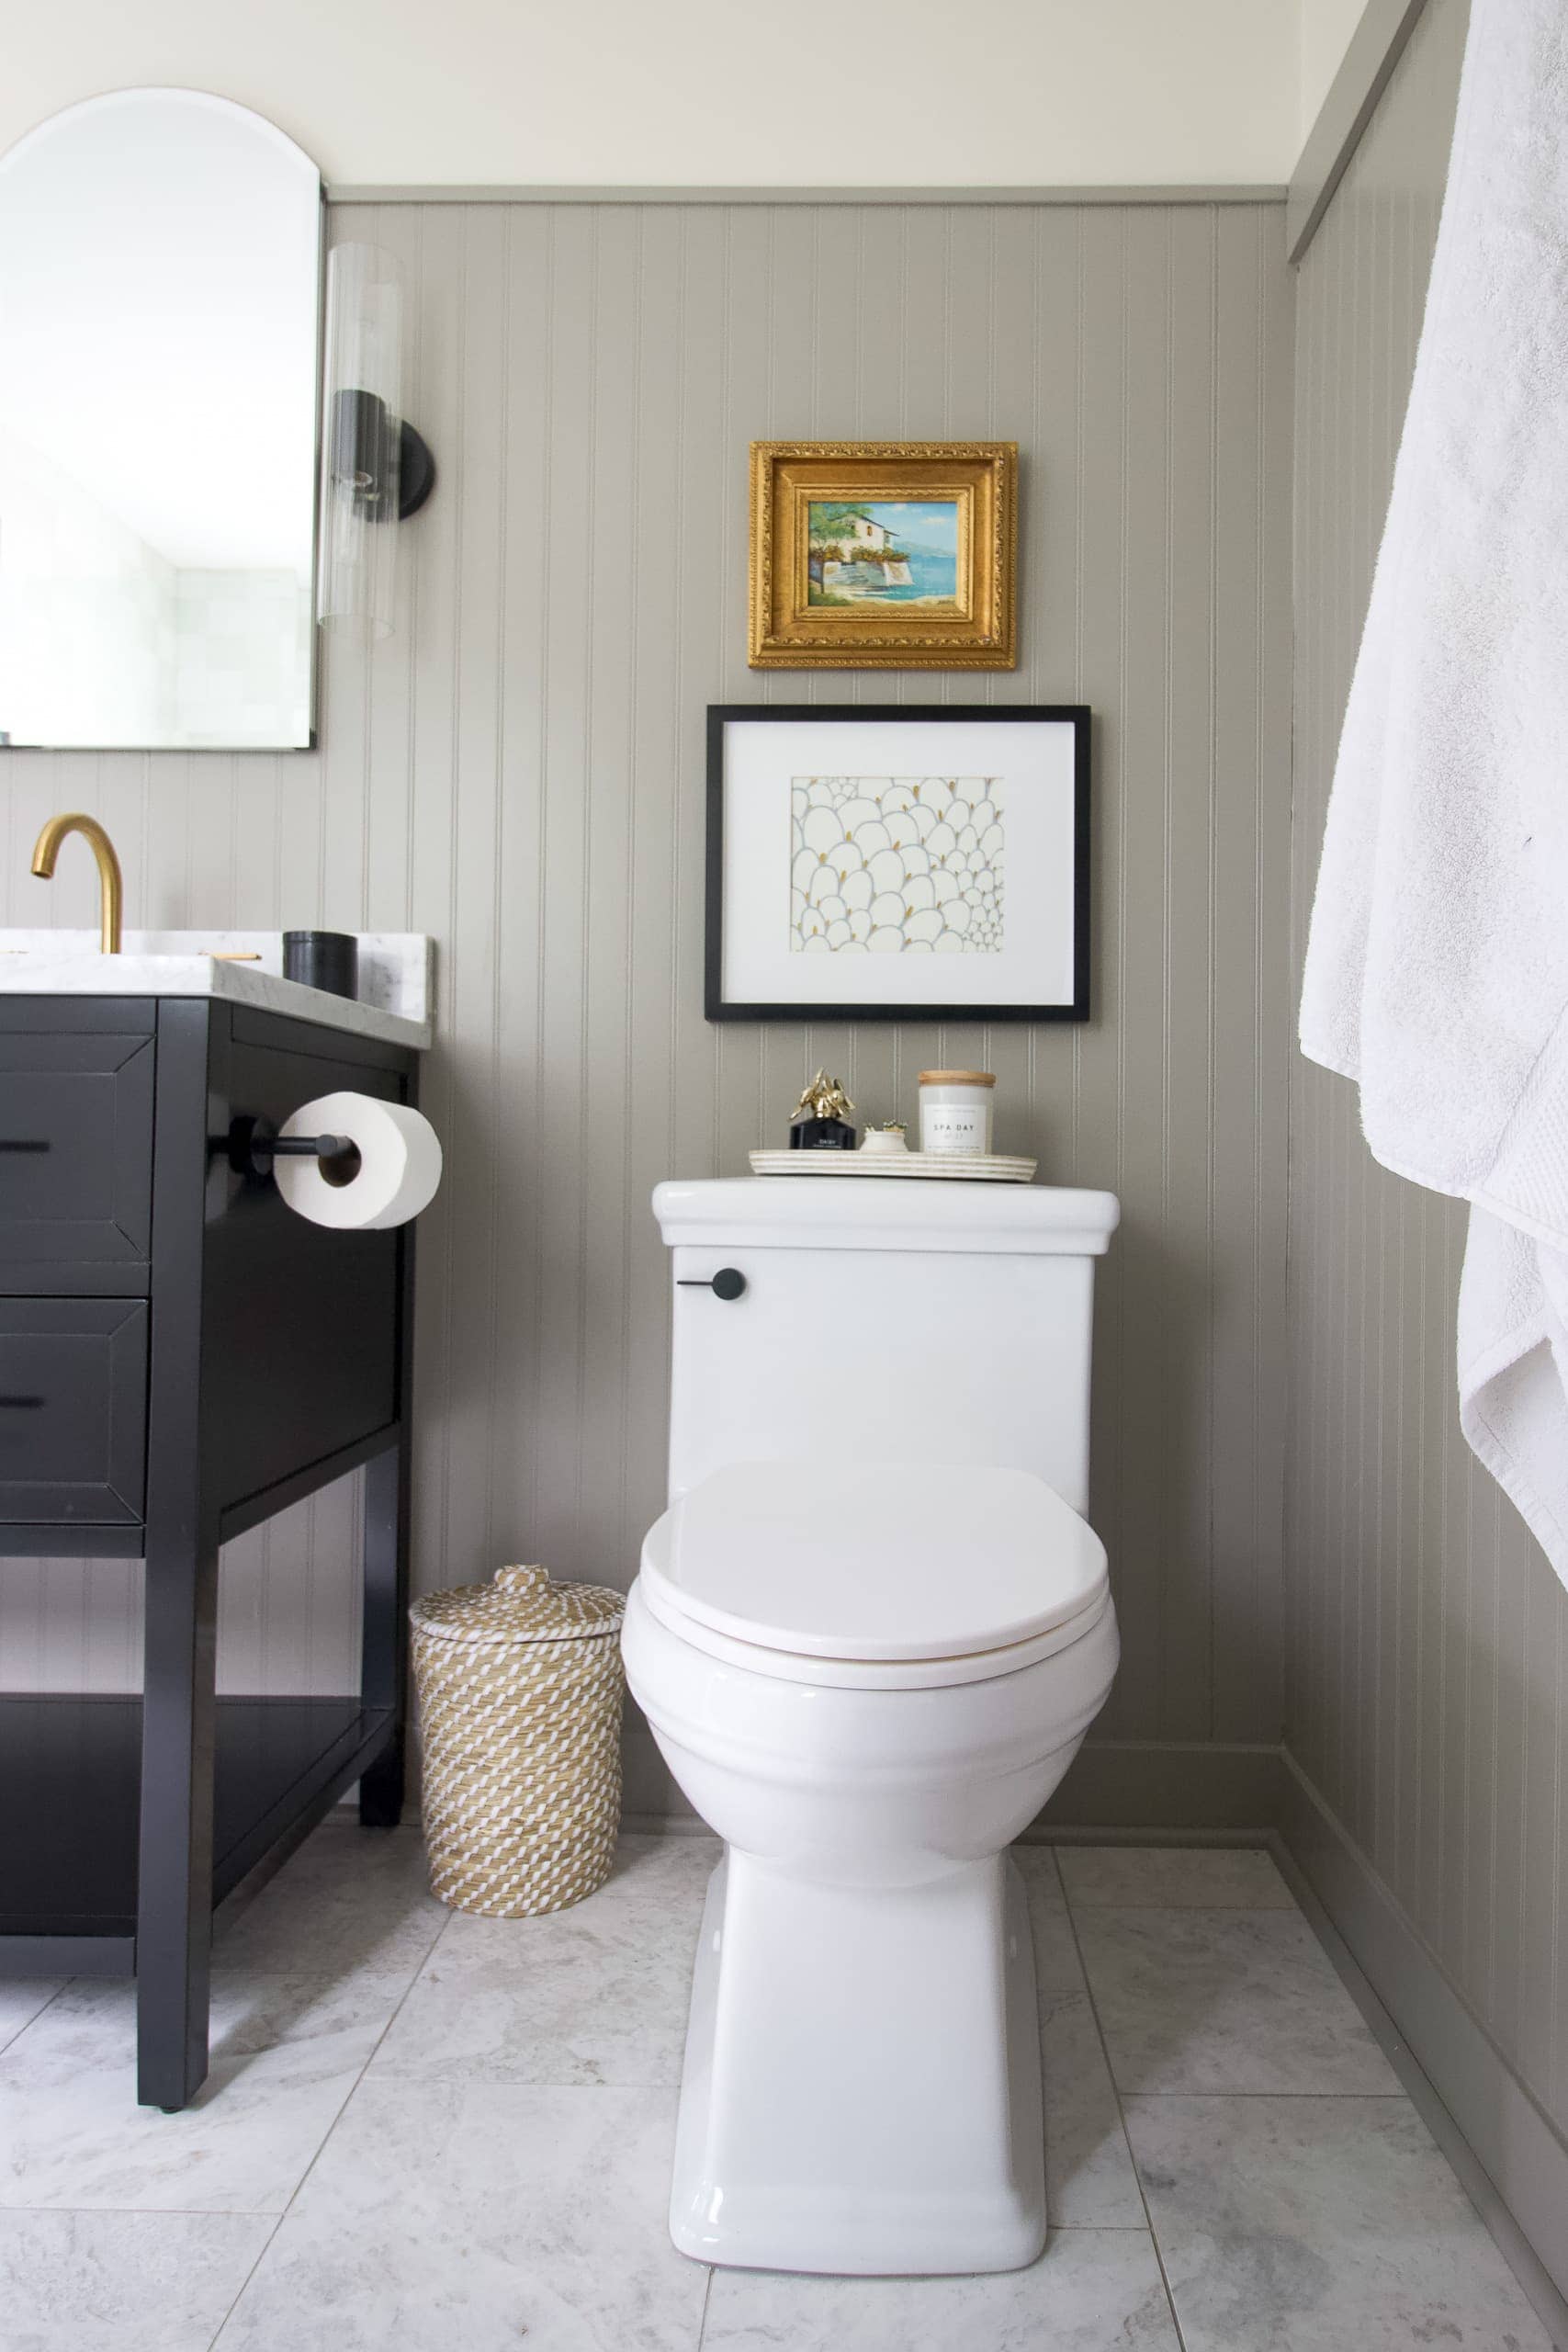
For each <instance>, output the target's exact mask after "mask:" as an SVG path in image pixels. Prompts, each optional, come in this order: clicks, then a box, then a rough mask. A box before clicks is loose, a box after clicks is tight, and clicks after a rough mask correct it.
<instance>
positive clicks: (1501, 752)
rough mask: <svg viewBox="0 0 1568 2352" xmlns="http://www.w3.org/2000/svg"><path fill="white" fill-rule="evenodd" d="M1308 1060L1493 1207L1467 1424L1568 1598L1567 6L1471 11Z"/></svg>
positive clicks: (1321, 924) (1339, 804)
mask: <svg viewBox="0 0 1568 2352" xmlns="http://www.w3.org/2000/svg"><path fill="white" fill-rule="evenodd" d="M1344 490H1345V494H1346V495H1349V494H1350V491H1351V485H1350V484H1349V483H1347V484H1345V485H1344ZM1301 1036H1302V1044H1303V1048H1304V1049H1305V1051H1306V1052H1307V1053H1308V1054H1310V1055H1311V1056H1312V1057H1313V1058H1314V1060H1317V1061H1320V1062H1324V1063H1326V1064H1327V1066H1328V1067H1329V1068H1330V1069H1337V1070H1342V1071H1343V1072H1344V1073H1345V1074H1346V1076H1348V1077H1350V1078H1355V1079H1359V1081H1360V1088H1361V1120H1362V1125H1363V1127H1364V1129H1365V1132H1366V1136H1367V1141H1368V1143H1369V1144H1370V1146H1371V1149H1372V1151H1373V1153H1374V1154H1375V1155H1376V1157H1377V1158H1378V1159H1381V1160H1382V1162H1383V1164H1384V1165H1385V1166H1386V1167H1388V1168H1391V1169H1393V1170H1396V1172H1397V1173H1399V1174H1400V1175H1402V1176H1407V1177H1410V1178H1412V1179H1413V1180H1414V1181H1415V1182H1416V1183H1419V1184H1426V1185H1429V1186H1431V1187H1432V1188H1433V1189H1434V1190H1436V1191H1438V1192H1442V1193H1454V1194H1457V1195H1459V1196H1460V1197H1461V1198H1463V1199H1466V1200H1468V1201H1470V1202H1471V1204H1472V1212H1471V1231H1470V1241H1469V1248H1468V1252H1467V1257H1466V1263H1465V1273H1464V1281H1463V1284H1462V1288H1461V1315H1460V1343H1459V1384H1460V1406H1461V1420H1462V1422H1463V1426H1464V1430H1465V1433H1466V1435H1467V1437H1468V1438H1469V1439H1470V1442H1471V1443H1472V1446H1473V1447H1474V1448H1475V1451H1476V1452H1477V1453H1478V1454H1479V1455H1480V1456H1481V1458H1482V1460H1483V1461H1484V1462H1485V1463H1486V1464H1487V1466H1488V1467H1489V1468H1490V1469H1491V1470H1492V1471H1493V1472H1494V1473H1495V1476H1497V1477H1498V1478H1499V1479H1500V1480H1501V1482H1502V1484H1503V1486H1504V1487H1506V1490H1507V1492H1508V1493H1509V1494H1510V1495H1511V1496H1512V1498H1513V1499H1514V1501H1515V1502H1516V1503H1517V1506H1518V1508H1519V1510H1521V1511H1522V1512H1523V1513H1524V1516H1525V1517H1526V1519H1527V1520H1528V1521H1529V1524H1530V1526H1531V1528H1532V1529H1533V1530H1534V1532H1535V1534H1536V1535H1537V1537H1538V1538H1539V1540H1540V1543H1541V1544H1543V1545H1544V1546H1545V1548H1546V1550H1547V1552H1548V1553H1549V1554H1550V1555H1551V1559H1552V1562H1553V1565H1554V1566H1555V1567H1556V1568H1557V1571H1558V1574H1559V1575H1560V1576H1561V1577H1562V1578H1563V1580H1564V1582H1568V1343H1565V1314H1568V0H1473V6H1472V16H1471V26H1470V38H1469V45H1468V48H1467V51H1466V55H1465V62H1464V73H1463V78H1462V81H1461V91H1460V106H1459V117H1458V121H1457V124H1456V128H1455V132H1454V147H1453V155H1452V159H1451V162H1450V172H1449V183H1448V189H1447V193H1446V196H1445V198H1444V203H1443V213H1442V221H1441V225H1440V228H1439V231H1438V246H1437V254H1436V257H1435V260H1434V264H1433V270H1432V279H1431V286H1430V290H1429V293H1428V296H1427V315H1426V321H1425V323H1424V326H1423V329H1422V334H1421V345H1420V351H1419V355H1418V357H1417V360H1416V376H1415V381H1414V384H1413V386H1412V390H1411V394H1410V405H1409V409H1408V412H1407V414H1406V417H1405V424H1404V439H1403V441H1402V443H1401V447H1400V451H1399V459H1398V464H1397V466H1396V468H1395V472H1394V482H1393V498H1392V501H1391V503H1390V506H1389V513H1388V521H1387V524H1386V526H1385V530H1384V536H1383V543H1382V553H1381V555H1380V557H1379V560H1378V566H1377V572H1376V577H1375V580H1374V582H1373V587H1372V595H1371V606H1370V608H1369V611H1368V615H1367V623H1366V630H1365V634H1364V636H1363V639H1362V642H1361V649H1360V654H1359V660H1358V662H1357V667H1356V675H1355V681H1354V684H1353V685H1352V688H1351V693H1350V699H1349V703H1348V708H1347V711H1346V717H1345V729H1344V735H1343V738H1342V741H1341V743H1340V748H1339V762H1338V766H1337V770H1336V772H1335V778H1334V791H1333V797H1332V799H1331V802H1330V806H1329V811H1328V826H1327V832H1326V836H1325V842H1324V849H1323V864H1322V867H1321V870H1320V873H1319V876H1318V886H1317V899H1316V903H1315V905H1314V909H1313V922H1312V934H1311V940H1310V944H1309V947H1308V953H1307V963H1306V975H1305V981H1304V986H1303V997H1302V1016H1301Z"/></svg>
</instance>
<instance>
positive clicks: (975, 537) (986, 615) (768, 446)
mask: <svg viewBox="0 0 1568 2352" xmlns="http://www.w3.org/2000/svg"><path fill="white" fill-rule="evenodd" d="M814 497H816V498H829V497H833V498H842V499H857V498H863V499H867V500H870V499H908V498H951V499H953V500H954V501H956V503H957V506H958V518H959V533H958V581H957V591H958V594H957V605H958V609H957V611H956V612H954V613H952V614H946V613H932V612H930V611H925V610H919V609H917V608H916V607H914V606H911V607H910V608H909V616H908V620H907V621H903V622H900V621H899V620H898V618H897V606H890V605H883V606H881V607H879V608H876V609H874V610H869V611H863V612H862V611H856V610H855V609H853V607H852V606H844V607H841V608H840V607H834V606H830V605H829V606H824V605H811V604H810V603H809V602H808V601H807V581H808V573H807V506H808V504H809V502H810V500H811V499H812V498H814ZM1017 571H1018V444H1017V442H1016V441H753V442H752V444H751V570H750V599H749V623H750V632H749V635H750V641H749V648H748V656H747V658H748V660H749V661H750V665H751V667H752V669H753V670H1011V669H1015V668H1016V667H1017V664H1018V616H1017V584H1016V583H1017Z"/></svg>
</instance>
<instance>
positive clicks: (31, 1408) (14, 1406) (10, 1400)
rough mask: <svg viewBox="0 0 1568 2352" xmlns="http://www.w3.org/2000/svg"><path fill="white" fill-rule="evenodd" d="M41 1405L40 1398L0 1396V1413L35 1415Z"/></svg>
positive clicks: (41, 1400)
mask: <svg viewBox="0 0 1568 2352" xmlns="http://www.w3.org/2000/svg"><path fill="white" fill-rule="evenodd" d="M42 1403H43V1398H42V1397H0V1412H3V1411H10V1412H13V1413H36V1412H37V1411H38V1410H39V1408H40V1407H41V1405H42Z"/></svg>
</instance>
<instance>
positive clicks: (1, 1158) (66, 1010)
mask: <svg viewBox="0 0 1568 2352" xmlns="http://www.w3.org/2000/svg"><path fill="white" fill-rule="evenodd" d="M18 1008H26V1017H27V1019H28V1022H29V1023H30V1024H31V1025H29V1026H28V1027H27V1028H25V1029H23V1028H19V1027H17V1026H15V1025H13V1024H14V1022H15V1019H16V1015H17V1009H18ZM4 1011H5V1014H6V1016H9V1018H7V1019H5V1020H4V1021H0V1274H3V1275H7V1276H8V1275H9V1274H10V1273H11V1272H13V1271H15V1272H17V1273H18V1274H20V1275H21V1276H22V1277H23V1279H22V1281H21V1282H19V1283H17V1287H25V1288H27V1289H29V1290H31V1289H35V1288H37V1287H39V1284H38V1282H37V1274H38V1272H39V1269H41V1268H45V1267H48V1266H51V1265H74V1266H89V1265H99V1266H114V1267H117V1268H120V1269H131V1268H142V1267H145V1265H146V1262H147V1259H148V1256H149V1252H150V1250H151V1245H152V1069H153V1040H152V1019H151V1015H150V1013H149V1012H148V1011H147V1010H146V1008H144V1007H143V1006H142V1005H141V1003H140V1001H130V1002H129V1003H128V1006H127V1010H126V1012H125V1013H124V1014H123V1015H118V1016H117V1017H111V1018H109V1019H106V1018H105V1008H104V1005H103V1003H102V1002H101V1001H95V1002H94V1005H93V1008H92V1011H91V1012H90V1013H84V1012H78V1011H76V1010H75V1009H74V1008H73V1007H72V1006H71V1005H69V1004H68V1003H62V1002H61V1001H60V1000H58V999H52V1000H46V1001H42V1002H40V1001H39V1000H38V999H36V998H32V999H28V998H24V997H17V998H13V999H12V1001H11V1002H10V1004H9V1005H6V1007H5V1008H4ZM89 1024H91V1025H89ZM28 1270H30V1271H31V1273H32V1276H33V1279H31V1280H28V1279H27V1278H26V1277H27V1273H28ZM111 1286H112V1287H114V1288H117V1289H118V1288H119V1287H121V1286H122V1285H121V1283H118V1282H116V1283H113V1284H112V1285H111ZM61 1287H62V1288H64V1287H70V1288H72V1289H79V1288H80V1287H82V1285H81V1284H80V1283H70V1284H69V1285H66V1284H62V1285H61Z"/></svg>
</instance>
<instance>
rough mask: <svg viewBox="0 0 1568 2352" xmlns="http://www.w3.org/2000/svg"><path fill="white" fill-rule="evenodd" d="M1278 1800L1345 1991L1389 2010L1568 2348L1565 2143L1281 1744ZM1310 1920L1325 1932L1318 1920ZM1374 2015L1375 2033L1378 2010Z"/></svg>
mask: <svg viewBox="0 0 1568 2352" xmlns="http://www.w3.org/2000/svg"><path fill="white" fill-rule="evenodd" d="M1280 1796H1281V1804H1280V1816H1279V1817H1280V1845H1281V1848H1282V1851H1283V1858H1284V1860H1285V1861H1286V1864H1287V1866H1289V1865H1292V1864H1293V1865H1294V1866H1295V1870H1297V1871H1299V1872H1300V1875H1301V1878H1302V1880H1303V1882H1304V1884H1305V1888H1306V1890H1307V1892H1308V1893H1309V1894H1310V1895H1311V1896H1313V1897H1315V1902H1311V1903H1309V1904H1308V1905H1307V1906H1306V1907H1307V1908H1308V1911H1309V1915H1310V1914H1311V1913H1312V1912H1314V1911H1315V1910H1316V1909H1317V1908H1318V1906H1319V1905H1321V1909H1322V1913H1323V1915H1324V1916H1325V1918H1326V1922H1327V1925H1328V1928H1329V1929H1330V1930H1331V1933H1330V1934H1329V1935H1328V1936H1325V1939H1324V1940H1325V1943H1327V1944H1328V1946H1329V1950H1330V1952H1331V1954H1332V1953H1333V1951H1334V1943H1335V1941H1336V1939H1343V1941H1344V1945H1345V1948H1346V1950H1347V1951H1348V1955H1349V1959H1350V1961H1351V1962H1353V1964H1354V1966H1353V1970H1342V1973H1345V1974H1346V1976H1347V1981H1348V1982H1349V1984H1350V1987H1351V1990H1352V1992H1355V1991H1357V1989H1358V1988H1357V1985H1356V1983H1355V1976H1356V1974H1358V1973H1359V1975H1361V1976H1362V1977H1363V1978H1364V1980H1365V1984H1366V1985H1367V1986H1368V1987H1370V1989H1371V1994H1372V1996H1374V1997H1375V2002H1376V2004H1377V2005H1378V2006H1380V2007H1381V2008H1382V2011H1384V2012H1385V2013H1386V2017H1385V2026H1386V2025H1392V2028H1393V2035H1392V2036H1390V2035H1389V2034H1388V2033H1387V2032H1386V2031H1385V2032H1384V2033H1383V2034H1381V2035H1380V2039H1382V2040H1383V2041H1384V2044H1385V2047H1386V2048H1387V2050H1388V2054H1389V2056H1390V2058H1391V2059H1392V2060H1393V2063H1394V2064H1395V2066H1396V2068H1398V2070H1399V2071H1400V2073H1401V2074H1402V2075H1404V2076H1405V2081H1406V2087H1407V2088H1408V2089H1410V2090H1411V2092H1412V2095H1413V2097H1415V2098H1416V2104H1417V2105H1418V2106H1420V2107H1421V2108H1422V2109H1423V2111H1424V2112H1425V2113H1426V2116H1427V2122H1428V2124H1429V2125H1430V2126H1431V2127H1432V2129H1433V2131H1434V2133H1435V2136H1436V2137H1437V2138H1438V2141H1439V2143H1441V2144H1442V2146H1443V2150H1444V2153H1445V2154H1446V2155H1447V2156H1448V2157H1449V2159H1450V2163H1452V2164H1453V2165H1454V2167H1455V2170H1456V2171H1457V2172H1458V2173H1459V2175H1460V2177H1461V2180H1462V2181H1463V2182H1464V2185H1465V2188H1467V2189H1468V2190H1469V2192H1470V2194H1471V2196H1472V2198H1473V2199H1474V2200H1475V2202H1476V2204H1477V2206H1478V2207H1479V2208H1480V2210H1481V2213H1482V2217H1483V2220H1484V2221H1485V2222H1487V2224H1488V2226H1489V2227H1490V2228H1491V2230H1492V2232H1493V2234H1494V2235H1495V2237H1496V2238H1497V2240H1498V2242H1499V2244H1500V2245H1502V2248H1503V2251H1504V2253H1505V2254H1506V2256H1508V2258H1509V2260H1510V2261H1511V2262H1512V2264H1513V2267H1514V2268H1515V2270H1516V2271H1517V2274H1518V2276H1519V2279H1520V2283H1521V2284H1522V2285H1523V2287H1524V2288H1525V2290H1526V2292H1527V2293H1528V2294H1529V2296H1530V2298H1531V2301H1533V2302H1534V2303H1535V2305H1536V2308H1537V2310H1538V2311H1540V2315H1541V2318H1542V2320H1543V2322H1544V2323H1545V2324H1546V2326H1547V2327H1548V2329H1549V2330H1550V2332H1551V2335H1552V2338H1553V2341H1554V2342H1555V2343H1557V2344H1558V2345H1560V2346H1568V2142H1565V2141H1564V2139H1563V2137H1562V2133H1561V2132H1560V2131H1558V2130H1557V2128H1556V2126H1555V2125H1554V2124H1553V2122H1552V2121H1551V2118H1550V2117H1549V2116H1548V2115H1546V2114H1545V2113H1544V2112H1543V2110H1542V2109H1541V2108H1540V2106H1539V2105H1538V2104H1537V2102H1536V2101H1535V2099H1534V2098H1532V2097H1531V2095H1530V2093H1529V2090H1527V2088H1526V2087H1525V2086H1524V2084H1523V2083H1522V2082H1521V2081H1520V2080H1519V2078H1518V2076H1517V2075H1516V2074H1515V2072H1514V2070H1513V2068H1512V2067H1511V2066H1510V2065H1509V2064H1508V2061H1507V2060H1506V2057H1505V2056H1504V2055H1503V2052H1501V2051H1500V2050H1499V2049H1498V2047H1497V2045H1496V2043H1495V2041H1493V2039H1492V2037H1491V2035H1490V2034H1489V2033H1488V2032H1487V2030H1486V2029H1485V2027H1484V2026H1483V2024H1482V2022H1481V2020H1480V2018H1478V2017H1477V2016H1476V2015H1475V2012H1474V2011H1473V2010H1472V2008H1471V2007H1470V2005H1469V2003H1468V2002H1467V2001H1466V2000H1465V1998H1464V1996H1463V1995H1462V1994H1461V1992H1460V1991H1459V1989H1458V1987H1457V1986H1456V1985H1454V1984H1453V1983H1452V1982H1451V1981H1450V1978H1449V1976H1448V1974H1447V1973H1446V1972H1445V1971H1444V1969H1443V1966H1442V1963H1441V1962H1439V1960H1438V1957H1437V1954H1436V1953H1435V1952H1434V1951H1432V1949H1431V1947H1430V1945H1429V1944H1427V1941H1426V1939H1425V1938H1424V1937H1423V1936H1422V1935H1421V1933H1420V1931H1419V1930H1418V1929H1417V1928H1416V1925H1415V1923H1414V1921H1413V1920H1412V1919H1411V1918H1410V1917H1408V1915H1407V1914H1406V1913H1405V1911H1404V1909H1403V1908H1402V1907H1401V1905H1400V1904H1399V1903H1398V1902H1397V1901H1396V1899H1395V1897H1394V1895H1393V1893H1392V1891H1391V1890H1390V1888H1389V1887H1388V1886H1387V1885H1386V1884H1385V1883H1384V1882H1383V1881H1382V1878H1380V1876H1379V1875H1378V1873H1377V1871H1375V1870H1374V1869H1373V1867H1372V1865H1371V1861H1370V1860H1368V1858H1367V1856H1366V1855H1365V1854H1364V1853H1362V1851H1361V1849H1360V1848H1359V1846H1358V1845H1357V1844H1356V1843H1355V1841H1354V1839H1353V1838H1350V1837H1349V1836H1348V1834H1347V1832H1346V1831H1345V1829H1344V1828H1343V1827H1342V1826H1341V1825H1340V1824H1339V1822H1338V1821H1337V1820H1336V1819H1335V1817H1334V1815H1333V1814H1332V1813H1330V1811H1329V1809H1328V1807H1327V1805H1326V1804H1325V1803H1324V1800H1323V1798H1322V1797H1321V1796H1320V1795H1319V1793H1318V1792H1317V1790H1316V1789H1315V1788H1314V1786H1313V1784H1312V1782H1311V1781H1309V1780H1308V1779H1307V1777H1306V1775H1305V1774H1304V1773H1303V1771H1302V1770H1301V1768H1300V1766H1299V1765H1298V1764H1297V1763H1296V1761H1295V1759H1294V1758H1293V1757H1292V1756H1291V1755H1290V1754H1289V1753H1288V1752H1286V1753H1285V1754H1284V1755H1283V1756H1282V1758H1281V1773H1280ZM1314 1924H1315V1925H1317V1926H1318V1928H1319V1931H1320V1933H1321V1932H1322V1926H1323V1921H1322V1920H1321V1919H1318V1920H1314ZM1363 2006H1365V2004H1364V2003H1363ZM1369 2021H1370V2022H1371V2024H1372V2025H1373V2028H1374V2030H1377V2025H1378V2019H1377V2018H1376V2017H1375V2016H1371V2017H1370V2019H1369ZM1401 2044H1403V2052H1402V2050H1401V2047H1400V2045H1401ZM1406 2053H1407V2055H1408V2058H1409V2059H1410V2060H1413V2061H1414V2064H1415V2068H1416V2069H1417V2070H1418V2071H1419V2075H1420V2076H1422V2077H1424V2079H1425V2084H1426V2086H1427V2090H1428V2091H1429V2092H1430V2094H1431V2101H1432V2103H1435V2105H1436V2107H1437V2108H1438V2110H1439V2111H1438V2112H1436V2113H1434V2112H1433V2106H1432V2104H1430V2103H1428V2101H1427V2099H1424V2098H1422V2097H1421V2095H1420V2088H1419V2086H1418V2085H1417V2084H1416V2082H1413V2081H1411V2080H1410V2079H1409V2076H1408V2075H1407V2074H1406V2069H1405V2067H1404V2065H1403V2064H1401V2060H1402V2055H1404V2054H1406ZM1445 2120H1446V2121H1447V2124H1448V2127H1449V2128H1448V2129H1447V2130H1446V2131H1445V2130H1444V2128H1443V2125H1444V2121H1445ZM1466 2158H1468V2163H1467V2162H1466V2161H1465V2159H1466ZM1511 2241H1512V2242H1511ZM1532 2273H1533V2274H1534V2275H1532Z"/></svg>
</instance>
